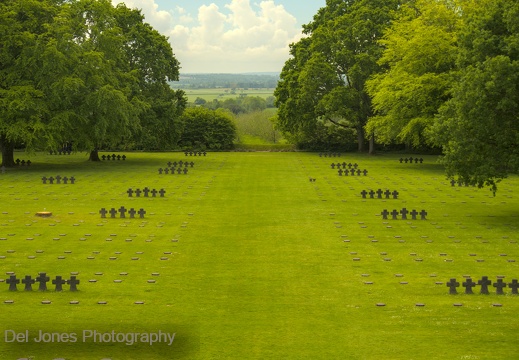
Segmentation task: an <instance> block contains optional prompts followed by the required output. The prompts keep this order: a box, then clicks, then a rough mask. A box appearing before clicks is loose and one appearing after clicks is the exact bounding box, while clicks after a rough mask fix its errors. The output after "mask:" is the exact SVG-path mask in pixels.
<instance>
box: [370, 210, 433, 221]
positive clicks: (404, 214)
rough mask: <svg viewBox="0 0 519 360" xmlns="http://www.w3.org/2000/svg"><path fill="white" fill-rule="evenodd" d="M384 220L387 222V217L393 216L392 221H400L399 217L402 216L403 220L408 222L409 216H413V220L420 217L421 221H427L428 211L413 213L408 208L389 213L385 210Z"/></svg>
mask: <svg viewBox="0 0 519 360" xmlns="http://www.w3.org/2000/svg"><path fill="white" fill-rule="evenodd" d="M380 214H381V215H382V219H384V220H387V216H388V215H391V219H392V220H398V215H401V216H402V220H407V214H409V215H411V220H416V216H417V215H420V220H427V218H426V216H427V211H425V210H422V211H420V212H418V211H416V210H415V209H413V210H412V211H409V210H407V209H406V208H403V209H402V210H400V211H398V210H393V211H391V212H388V211H387V209H384V210H383V211H382V212H381V213H380Z"/></svg>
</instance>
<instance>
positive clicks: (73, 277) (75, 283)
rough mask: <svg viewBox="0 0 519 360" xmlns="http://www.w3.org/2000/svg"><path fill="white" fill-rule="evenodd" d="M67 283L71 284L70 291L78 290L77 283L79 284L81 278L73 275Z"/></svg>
mask: <svg viewBox="0 0 519 360" xmlns="http://www.w3.org/2000/svg"><path fill="white" fill-rule="evenodd" d="M67 284H68V285H70V291H77V287H76V285H79V280H78V279H76V277H75V276H71V277H70V279H69V280H67Z"/></svg>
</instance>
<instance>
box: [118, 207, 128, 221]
mask: <svg viewBox="0 0 519 360" xmlns="http://www.w3.org/2000/svg"><path fill="white" fill-rule="evenodd" d="M126 211H127V210H126V209H125V208H124V206H121V207H120V209H119V213H120V214H121V218H125V217H126V216H125V215H124V214H125V213H126Z"/></svg>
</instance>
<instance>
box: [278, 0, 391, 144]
mask: <svg viewBox="0 0 519 360" xmlns="http://www.w3.org/2000/svg"><path fill="white" fill-rule="evenodd" d="M398 3H399V1H398V0H389V1H384V0H354V1H350V0H348V1H346V0H327V2H326V7H324V8H321V9H320V10H319V11H318V13H317V15H315V16H314V20H313V22H311V23H310V24H308V25H306V26H305V27H304V32H305V34H306V35H307V37H306V38H303V39H302V40H300V41H299V42H297V43H295V44H292V45H291V49H290V55H291V58H290V59H289V60H288V61H287V62H286V63H285V66H284V68H283V71H282V73H281V80H280V82H279V83H278V87H277V88H276V91H275V96H276V100H277V101H276V104H277V106H278V108H279V113H278V127H279V128H280V129H281V130H282V131H283V132H285V133H290V134H293V135H295V136H296V137H301V135H302V136H305V135H309V134H312V133H314V132H315V131H316V129H317V128H318V127H321V126H322V124H324V125H325V126H326V125H330V124H332V125H334V126H336V127H340V128H347V129H354V130H355V131H356V133H357V139H358V150H359V151H364V149H365V145H364V140H365V138H366V136H365V134H364V125H365V124H366V122H367V121H368V119H369V118H370V117H371V116H372V115H373V110H372V106H371V98H370V97H369V96H368V94H367V93H366V90H365V83H366V80H367V79H368V78H369V77H370V76H371V75H373V74H375V73H377V72H378V71H380V66H379V64H378V60H379V58H380V57H381V55H382V51H383V47H382V45H381V44H380V43H378V40H379V39H380V38H381V36H382V33H383V31H384V29H385V28H386V27H387V26H388V25H389V23H390V21H391V19H392V17H393V16H394V11H395V10H396V9H397V6H398ZM320 124H321V125H320ZM307 137H308V136H307ZM369 137H370V138H372V137H371V136H369ZM370 150H373V149H372V147H370Z"/></svg>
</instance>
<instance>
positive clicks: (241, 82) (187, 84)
mask: <svg viewBox="0 0 519 360" xmlns="http://www.w3.org/2000/svg"><path fill="white" fill-rule="evenodd" d="M278 81H279V73H246V74H181V75H180V80H179V81H175V82H171V83H170V84H171V87H173V88H175V89H217V88H228V89H232V88H236V89H263V88H270V89H272V88H275V87H276V86H277V83H278Z"/></svg>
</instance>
